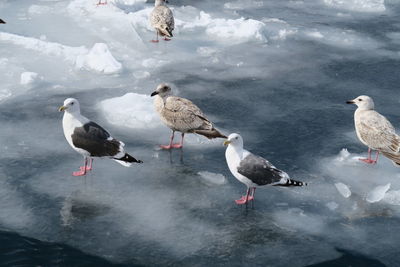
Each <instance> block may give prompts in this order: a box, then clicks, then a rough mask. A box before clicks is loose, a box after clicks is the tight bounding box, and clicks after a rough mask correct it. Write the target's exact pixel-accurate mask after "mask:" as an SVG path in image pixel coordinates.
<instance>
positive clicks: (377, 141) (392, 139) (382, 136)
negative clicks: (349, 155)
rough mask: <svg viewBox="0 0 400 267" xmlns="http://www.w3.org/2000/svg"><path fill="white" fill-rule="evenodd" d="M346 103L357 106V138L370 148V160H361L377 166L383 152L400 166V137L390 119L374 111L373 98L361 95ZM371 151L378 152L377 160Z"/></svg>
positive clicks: (355, 119) (355, 121) (355, 116)
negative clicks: (372, 156)
mask: <svg viewBox="0 0 400 267" xmlns="http://www.w3.org/2000/svg"><path fill="white" fill-rule="evenodd" d="M346 103H347V104H355V105H357V109H356V111H355V112H354V124H355V127H356V133H357V137H358V139H359V140H360V141H361V143H363V144H364V145H366V146H367V147H368V158H360V160H361V161H363V162H365V163H368V164H375V163H377V162H378V157H379V153H380V152H381V153H382V154H383V155H384V156H386V157H387V158H389V159H390V160H392V161H393V163H394V164H395V165H398V166H400V137H399V136H398V135H397V134H396V130H395V128H394V127H393V125H392V124H391V123H390V122H389V121H388V119H386V118H385V117H384V116H383V115H381V114H379V113H378V112H376V111H375V110H374V101H373V100H372V98H371V97H369V96H366V95H361V96H359V97H356V98H354V99H353V100H349V101H347V102H346ZM371 150H375V151H376V156H375V159H372V158H371Z"/></svg>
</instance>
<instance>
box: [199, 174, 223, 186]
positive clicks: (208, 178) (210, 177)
mask: <svg viewBox="0 0 400 267" xmlns="http://www.w3.org/2000/svg"><path fill="white" fill-rule="evenodd" d="M197 174H198V175H200V176H201V178H203V180H204V181H205V182H206V183H207V184H211V185H222V184H225V183H226V178H225V176H224V175H222V174H220V173H213V172H209V171H201V172H198V173H197Z"/></svg>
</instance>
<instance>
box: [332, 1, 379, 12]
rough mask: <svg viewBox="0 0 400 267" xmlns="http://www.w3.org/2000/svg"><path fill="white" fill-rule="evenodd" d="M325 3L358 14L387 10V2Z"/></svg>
mask: <svg viewBox="0 0 400 267" xmlns="http://www.w3.org/2000/svg"><path fill="white" fill-rule="evenodd" d="M324 3H325V4H326V5H328V6H332V7H334V8H340V9H345V10H351V11H356V12H383V11H385V10H386V7H385V0H324Z"/></svg>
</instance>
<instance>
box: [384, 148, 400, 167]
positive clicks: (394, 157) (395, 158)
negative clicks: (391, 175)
mask: <svg viewBox="0 0 400 267" xmlns="http://www.w3.org/2000/svg"><path fill="white" fill-rule="evenodd" d="M382 154H383V155H384V156H385V157H387V158H388V159H390V160H391V161H392V162H393V164H394V165H396V166H397V167H400V154H395V153H390V152H384V151H382Z"/></svg>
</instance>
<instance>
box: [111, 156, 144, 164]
mask: <svg viewBox="0 0 400 267" xmlns="http://www.w3.org/2000/svg"><path fill="white" fill-rule="evenodd" d="M114 160H115V161H116V162H118V163H119V164H121V165H123V166H125V167H129V166H131V165H132V163H133V162H136V163H143V161H141V160H137V159H135V158H134V157H132V156H131V155H129V154H128V153H125V155H124V156H123V157H121V158H118V159H117V158H114Z"/></svg>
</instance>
